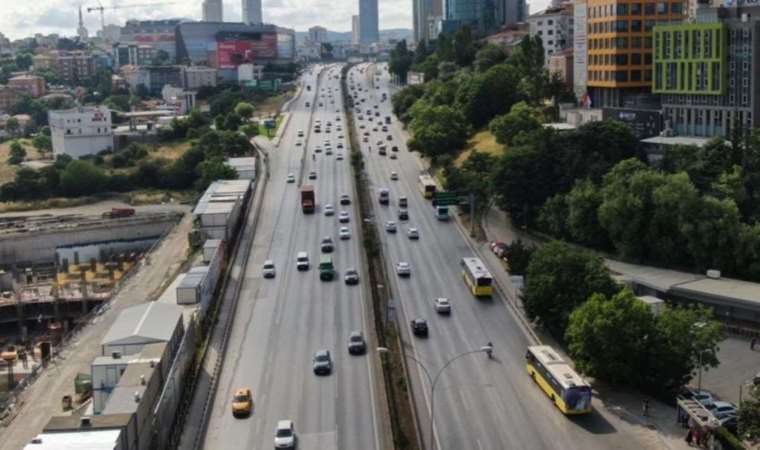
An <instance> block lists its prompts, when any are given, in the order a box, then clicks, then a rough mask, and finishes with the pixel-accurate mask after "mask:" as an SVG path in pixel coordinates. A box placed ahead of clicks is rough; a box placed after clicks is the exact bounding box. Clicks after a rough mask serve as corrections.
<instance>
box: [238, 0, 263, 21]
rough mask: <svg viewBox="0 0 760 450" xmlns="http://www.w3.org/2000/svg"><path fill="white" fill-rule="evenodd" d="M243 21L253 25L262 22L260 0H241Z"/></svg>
mask: <svg viewBox="0 0 760 450" xmlns="http://www.w3.org/2000/svg"><path fill="white" fill-rule="evenodd" d="M243 22H245V23H248V24H253V25H258V24H260V23H263V22H264V20H263V17H262V15H261V0H243Z"/></svg>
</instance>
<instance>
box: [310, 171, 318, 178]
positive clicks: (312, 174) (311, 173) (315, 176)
mask: <svg viewBox="0 0 760 450" xmlns="http://www.w3.org/2000/svg"><path fill="white" fill-rule="evenodd" d="M309 179H310V180H316V179H317V172H315V171H314V170H312V171H311V172H309Z"/></svg>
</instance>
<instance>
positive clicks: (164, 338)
mask: <svg viewBox="0 0 760 450" xmlns="http://www.w3.org/2000/svg"><path fill="white" fill-rule="evenodd" d="M182 311H183V310H182V307H181V306H178V305H172V304H169V303H161V302H149V303H145V304H142V305H137V306H133V307H131V308H127V309H125V310H124V311H122V312H121V313H120V314H119V317H117V318H116V321H115V322H114V323H113V325H111V328H110V329H109V330H108V333H107V334H106V336H105V337H104V338H103V341H102V342H101V354H102V355H103V356H106V355H112V354H113V353H114V352H118V353H120V354H121V355H123V356H126V355H133V354H135V353H139V352H140V351H141V350H142V348H143V347H144V346H145V345H147V344H153V343H156V342H166V343H167V345H168V346H169V347H170V348H171V349H172V350H170V351H169V355H170V357H174V350H175V349H176V348H177V346H178V345H179V343H180V341H181V340H182V335H184V333H185V327H184V325H183V323H182Z"/></svg>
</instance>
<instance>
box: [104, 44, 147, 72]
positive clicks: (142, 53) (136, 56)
mask: <svg viewBox="0 0 760 450" xmlns="http://www.w3.org/2000/svg"><path fill="white" fill-rule="evenodd" d="M155 58H156V49H155V48H153V46H151V45H137V44H114V46H113V69H114V70H119V67H121V66H126V65H131V66H147V65H150V64H153V63H154V60H155Z"/></svg>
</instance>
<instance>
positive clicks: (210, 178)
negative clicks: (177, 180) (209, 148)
mask: <svg viewBox="0 0 760 450" xmlns="http://www.w3.org/2000/svg"><path fill="white" fill-rule="evenodd" d="M198 170H199V172H200V174H201V177H200V179H199V180H198V186H197V187H198V190H204V189H206V188H207V187H208V186H209V185H210V184H211V183H213V182H214V181H216V180H234V179H235V178H237V171H236V170H235V169H234V168H232V167H230V166H228V165H227V164H226V163H225V162H224V160H223V159H221V158H212V159H209V160H205V161H203V162H202V163H200V164H199V165H198Z"/></svg>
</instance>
